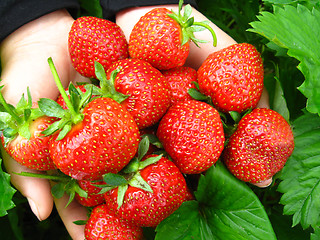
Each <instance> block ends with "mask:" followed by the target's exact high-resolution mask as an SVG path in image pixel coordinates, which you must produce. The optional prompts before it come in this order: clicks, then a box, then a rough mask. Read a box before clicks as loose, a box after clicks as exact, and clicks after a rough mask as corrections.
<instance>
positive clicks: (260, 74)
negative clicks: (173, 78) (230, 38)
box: [198, 43, 264, 113]
mask: <svg viewBox="0 0 320 240" xmlns="http://www.w3.org/2000/svg"><path fill="white" fill-rule="evenodd" d="M263 78H264V68H263V63H262V58H261V56H260V53H259V52H258V51H257V49H256V48H255V47H254V46H253V45H251V44H248V43H240V44H233V45H231V46H229V47H226V48H224V49H221V50H220V51H217V52H214V53H211V54H210V55H209V56H208V57H207V59H206V60H205V61H204V62H203V63H202V65H201V66H200V68H199V69H198V83H199V89H200V92H201V93H203V94H204V95H206V96H209V97H211V100H212V103H213V105H214V106H215V107H216V108H218V109H219V110H220V111H223V112H229V111H236V112H239V113H241V112H243V111H245V110H248V109H250V108H254V107H255V106H256V105H257V103H258V102H259V100H260V97H261V94H262V90H263Z"/></svg>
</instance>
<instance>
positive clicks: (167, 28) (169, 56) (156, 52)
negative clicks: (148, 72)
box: [129, 1, 215, 70]
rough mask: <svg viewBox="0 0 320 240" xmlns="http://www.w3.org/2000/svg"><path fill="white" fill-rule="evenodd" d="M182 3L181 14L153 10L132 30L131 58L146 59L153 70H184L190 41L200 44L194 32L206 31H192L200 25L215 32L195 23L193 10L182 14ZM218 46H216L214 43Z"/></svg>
mask: <svg viewBox="0 0 320 240" xmlns="http://www.w3.org/2000/svg"><path fill="white" fill-rule="evenodd" d="M181 8H182V1H181V4H179V13H174V12H172V11H170V10H168V9H166V8H154V9H152V10H151V11H149V12H148V13H146V14H145V15H144V16H142V17H141V18H140V19H139V21H138V22H137V23H136V24H135V26H134V27H133V29H132V31H131V34H130V39H129V54H130V57H132V58H139V59H143V60H145V61H147V62H149V63H151V64H152V65H153V66H154V67H156V68H158V69H160V70H164V69H170V68H174V67H178V66H182V65H183V64H184V63H185V61H186V59H187V57H188V55H189V48H190V47H189V40H190V39H191V40H192V41H194V42H197V41H199V40H197V39H196V38H195V37H194V34H193V32H195V31H201V30H204V28H201V29H200V28H198V29H196V28H193V25H198V24H201V26H202V27H203V26H205V27H206V28H208V29H209V30H210V31H211V33H212V34H213V36H214V37H215V35H214V32H213V30H212V29H211V28H210V27H209V26H207V25H205V24H204V23H197V22H194V20H193V17H192V18H189V17H190V14H191V11H192V10H191V6H190V5H187V6H186V7H185V9H187V10H185V13H184V14H181V13H180V12H181ZM214 44H215V43H214Z"/></svg>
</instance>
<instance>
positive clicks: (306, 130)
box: [278, 113, 320, 229]
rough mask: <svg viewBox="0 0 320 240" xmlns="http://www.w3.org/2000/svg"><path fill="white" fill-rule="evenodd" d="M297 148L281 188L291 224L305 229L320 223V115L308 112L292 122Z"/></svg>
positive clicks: (285, 171) (282, 178) (282, 198)
mask: <svg viewBox="0 0 320 240" xmlns="http://www.w3.org/2000/svg"><path fill="white" fill-rule="evenodd" d="M293 132H294V136H295V150H294V151H293V154H292V155H291V157H290V158H289V159H288V160H287V163H286V165H285V166H284V168H283V170H282V173H281V176H280V179H281V180H282V182H281V183H280V184H279V187H278V191H279V192H281V193H283V195H282V197H281V200H280V203H281V204H283V205H284V210H283V212H284V214H287V215H293V222H292V225H293V226H295V225H297V224H299V223H300V224H301V226H302V227H303V228H304V229H306V228H308V227H309V226H312V227H314V228H315V227H317V226H319V222H320V178H319V176H320V118H319V116H318V115H315V114H310V113H307V114H305V115H303V116H301V117H300V118H298V119H297V120H295V121H294V123H293Z"/></svg>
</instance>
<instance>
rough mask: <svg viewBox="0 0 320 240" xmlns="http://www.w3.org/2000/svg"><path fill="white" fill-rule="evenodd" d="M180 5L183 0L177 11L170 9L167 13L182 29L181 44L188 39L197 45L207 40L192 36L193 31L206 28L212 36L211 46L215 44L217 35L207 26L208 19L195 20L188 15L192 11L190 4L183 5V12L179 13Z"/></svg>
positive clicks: (181, 0)
mask: <svg viewBox="0 0 320 240" xmlns="http://www.w3.org/2000/svg"><path fill="white" fill-rule="evenodd" d="M182 5H183V0H180V1H179V11H178V13H176V12H174V11H171V13H169V14H168V16H169V17H171V18H172V19H173V20H175V21H176V22H177V23H179V25H180V27H181V31H182V42H181V45H184V44H185V43H187V42H189V40H191V41H192V42H194V43H195V45H196V46H198V43H206V42H208V41H206V40H201V39H197V38H196V37H195V36H194V32H200V31H203V30H206V29H207V30H209V31H210V33H211V35H212V37H213V46H217V36H216V34H215V32H214V30H213V29H212V28H211V27H210V26H209V22H208V21H202V22H195V21H194V17H190V16H191V13H192V7H191V6H190V4H187V5H186V6H185V7H184V12H183V14H181V10H182ZM198 47H199V46H198Z"/></svg>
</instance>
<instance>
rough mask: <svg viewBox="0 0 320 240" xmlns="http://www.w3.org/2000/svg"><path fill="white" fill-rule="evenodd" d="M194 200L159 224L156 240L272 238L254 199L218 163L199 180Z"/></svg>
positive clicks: (264, 217) (265, 218) (252, 195)
mask: <svg viewBox="0 0 320 240" xmlns="http://www.w3.org/2000/svg"><path fill="white" fill-rule="evenodd" d="M195 197H196V199H197V201H191V202H187V203H186V204H182V206H181V207H180V208H179V209H178V210H177V211H176V212H175V213H174V214H173V215H171V216H169V217H168V218H167V219H165V220H164V221H163V222H161V223H160V225H159V226H158V227H157V229H156V230H157V232H158V234H157V237H156V239H157V240H162V239H171V240H176V239H203V240H206V239H212V240H216V239H218V240H220V239H221V240H229V239H230V240H234V239H237V240H241V239H243V240H250V239H252V240H256V239H260V240H263V239H266V240H271V239H276V237H275V233H274V231H273V228H272V226H271V224H270V221H269V219H268V216H267V214H266V212H265V210H264V207H263V206H262V204H261V202H260V201H259V199H258V197H257V196H256V195H255V194H254V192H253V191H252V190H251V189H250V188H249V187H248V186H247V185H246V184H245V183H243V182H240V181H239V180H237V179H236V178H235V177H234V176H232V175H231V174H230V173H229V172H228V170H227V169H226V168H225V167H224V165H223V164H222V163H221V162H218V163H217V165H216V166H215V167H212V168H210V169H209V170H208V171H207V172H206V174H205V175H202V176H201V177H200V181H199V185H198V190H197V191H196V192H195Z"/></svg>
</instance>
